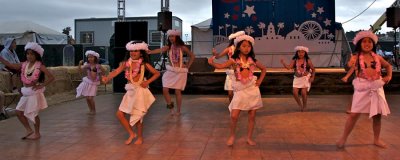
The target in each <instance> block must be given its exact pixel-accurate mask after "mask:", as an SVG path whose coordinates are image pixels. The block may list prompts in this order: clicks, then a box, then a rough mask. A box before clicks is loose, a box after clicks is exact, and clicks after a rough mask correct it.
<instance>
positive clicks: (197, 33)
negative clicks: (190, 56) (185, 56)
mask: <svg viewBox="0 0 400 160" xmlns="http://www.w3.org/2000/svg"><path fill="white" fill-rule="evenodd" d="M211 23H212V18H210V19H207V20H205V21H203V22H200V23H198V24H195V25H192V51H193V53H195V54H196V57H207V56H210V55H211V50H212V48H213V31H212V27H211V26H212V24H211Z"/></svg>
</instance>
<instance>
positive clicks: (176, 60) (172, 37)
mask: <svg viewBox="0 0 400 160" xmlns="http://www.w3.org/2000/svg"><path fill="white" fill-rule="evenodd" d="M167 35H168V43H167V46H164V47H163V48H160V49H155V50H152V51H149V52H148V54H157V53H162V52H166V51H168V58H169V62H170V63H169V65H167V66H166V69H167V70H166V71H165V72H164V74H163V76H162V85H163V95H164V98H165V101H166V102H167V108H168V109H170V110H171V115H175V113H174V103H173V102H172V101H171V96H170V94H169V89H175V96H176V103H177V110H176V115H180V113H181V106H182V91H183V90H185V87H186V81H187V74H188V71H189V68H190V66H191V65H192V63H193V61H194V58H195V56H194V54H193V53H192V52H191V51H190V50H189V49H188V48H187V47H186V46H185V43H184V42H183V41H182V39H181V37H180V36H181V32H180V31H178V30H176V29H172V30H168V31H167ZM184 53H186V54H187V55H188V57H189V61H188V62H187V63H185V62H184V59H183V54H184Z"/></svg>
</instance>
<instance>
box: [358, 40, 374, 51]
mask: <svg viewBox="0 0 400 160" xmlns="http://www.w3.org/2000/svg"><path fill="white" fill-rule="evenodd" d="M365 38H369V37H365ZM363 39H364V38H362V39H360V40H359V41H358V42H357V44H356V47H355V52H358V53H359V52H361V43H362V40H363ZM369 39H370V40H371V42H372V44H373V47H372V51H373V52H376V44H375V42H374V40H372V39H371V38H369Z"/></svg>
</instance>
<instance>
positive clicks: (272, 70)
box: [214, 68, 346, 73]
mask: <svg viewBox="0 0 400 160" xmlns="http://www.w3.org/2000/svg"><path fill="white" fill-rule="evenodd" d="M225 70H226V69H215V70H214V72H225ZM315 70H316V73H344V72H346V71H345V70H344V68H315ZM256 72H260V71H259V70H256ZM267 73H293V70H292V69H291V70H287V69H286V68H267Z"/></svg>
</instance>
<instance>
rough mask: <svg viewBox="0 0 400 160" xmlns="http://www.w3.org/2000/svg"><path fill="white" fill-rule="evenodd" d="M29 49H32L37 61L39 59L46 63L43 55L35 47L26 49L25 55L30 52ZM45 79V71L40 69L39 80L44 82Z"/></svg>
mask: <svg viewBox="0 0 400 160" xmlns="http://www.w3.org/2000/svg"><path fill="white" fill-rule="evenodd" d="M28 50H31V51H32V53H33V54H34V55H35V59H36V61H39V62H41V63H42V65H44V64H43V60H42V57H41V56H40V54H39V53H38V52H36V51H35V50H33V49H27V50H25V55H27V54H28ZM44 80H45V76H44V73H43V72H42V71H40V74H39V79H38V82H39V83H43V82H44Z"/></svg>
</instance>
